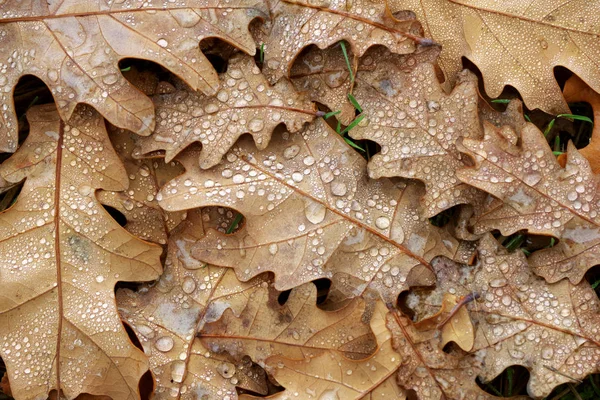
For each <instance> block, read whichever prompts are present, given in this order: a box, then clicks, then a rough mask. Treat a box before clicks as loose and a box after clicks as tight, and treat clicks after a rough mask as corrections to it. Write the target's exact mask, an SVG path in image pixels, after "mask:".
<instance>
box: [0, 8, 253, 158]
mask: <svg viewBox="0 0 600 400" xmlns="http://www.w3.org/2000/svg"><path fill="white" fill-rule="evenodd" d="M263 9H264V6H263V5H262V2H259V1H255V0H234V1H230V0H227V1H224V2H214V1H209V0H191V1H188V2H186V4H185V6H184V7H181V6H180V5H176V3H171V2H165V3H161V4H160V5H158V6H157V5H155V4H153V3H151V2H141V1H135V0H126V1H121V2H117V3H113V2H111V3H106V2H98V1H92V2H90V1H87V2H80V1H66V2H64V1H63V2H60V3H47V4H46V3H43V4H42V3H40V4H38V3H36V2H33V1H16V0H8V1H3V2H2V3H1V4H0V49H1V50H0V103H1V104H2V106H3V107H2V110H1V112H0V150H2V151H9V152H12V151H14V150H15V149H16V147H17V118H16V115H15V112H14V108H13V102H12V99H11V97H10V96H11V94H12V91H13V89H14V87H15V85H16V84H17V81H18V80H19V78H20V77H21V76H23V75H27V74H30V75H35V76H37V77H38V78H40V79H41V80H42V81H44V83H45V84H46V85H47V86H48V87H49V88H50V90H51V91H52V95H53V96H54V99H55V100H56V103H57V106H58V111H59V113H60V115H61V117H62V119H64V120H67V119H69V117H70V116H71V114H72V113H73V110H74V109H75V106H76V105H77V104H78V103H87V104H90V105H92V106H93V107H95V108H96V109H97V110H98V111H99V112H100V113H101V114H102V115H103V116H104V117H106V118H107V119H108V120H109V121H110V122H111V123H113V124H114V125H116V126H118V127H121V128H127V129H129V130H131V131H134V132H137V133H140V134H143V135H148V134H150V132H152V130H153V129H154V111H153V110H154V107H153V105H152V102H151V101H150V99H148V98H147V97H145V96H143V95H141V93H140V92H139V91H138V90H137V89H136V88H134V87H133V86H132V85H131V84H129V83H128V82H127V81H126V80H125V79H124V78H123V76H122V75H121V71H120V70H119V66H118V62H119V60H121V59H123V58H127V57H132V58H141V59H146V60H151V61H154V62H156V63H158V64H160V65H162V66H164V67H165V68H167V69H168V70H169V71H171V72H173V73H175V74H177V75H178V76H180V77H181V78H182V79H183V80H184V81H185V82H186V83H187V84H188V85H190V86H191V87H192V88H193V89H198V90H201V91H203V92H205V93H214V92H215V91H216V90H217V87H218V83H219V82H218V78H217V73H216V72H215V70H214V68H213V67H212V66H211V64H210V62H209V61H208V59H207V58H206V57H205V56H204V55H203V54H202V52H201V51H200V48H199V46H198V43H199V42H200V41H201V40H202V39H204V38H207V37H217V38H220V39H222V40H225V41H227V42H229V43H232V44H234V45H235V46H237V47H238V48H240V49H241V50H243V51H245V52H247V53H249V54H254V52H255V44H254V40H253V39H252V36H251V35H250V33H249V31H248V24H249V23H250V22H251V21H252V20H253V19H254V18H255V17H257V16H263V15H264V11H263ZM232 20H235V21H236V24H232V23H231V21H232Z"/></svg>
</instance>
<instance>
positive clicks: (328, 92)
mask: <svg viewBox="0 0 600 400" xmlns="http://www.w3.org/2000/svg"><path fill="white" fill-rule="evenodd" d="M439 51H440V49H439V47H437V46H427V47H420V48H417V50H416V51H415V52H414V53H410V54H402V55H400V54H393V53H390V51H389V50H388V49H387V48H386V47H383V46H374V47H372V48H370V49H368V50H367V51H366V52H365V54H364V55H363V56H362V57H360V58H359V59H358V65H357V68H356V71H354V74H356V75H357V76H360V75H361V71H371V70H373V69H375V68H377V67H378V65H379V63H380V62H381V61H384V62H385V61H388V63H389V62H392V63H393V64H394V68H397V69H399V70H401V71H403V72H405V73H408V72H410V71H411V70H412V69H414V68H415V67H416V66H417V65H419V64H420V63H422V62H434V61H435V59H436V58H437V56H438V54H439ZM347 52H348V57H349V59H353V54H352V52H351V50H350V49H347ZM290 79H291V81H292V83H293V84H294V86H295V87H296V89H297V90H299V91H304V92H308V93H309V95H310V98H311V100H312V101H315V102H319V103H321V104H324V105H326V106H327V107H328V108H329V109H330V110H332V111H340V114H338V115H336V118H337V119H338V120H339V121H340V122H341V123H342V124H344V125H348V124H350V123H351V122H352V120H353V119H354V118H355V109H354V106H353V105H352V104H351V103H350V102H349V101H348V97H347V96H348V94H349V93H351V92H352V90H353V85H351V79H350V72H349V70H348V65H347V64H346V60H345V58H344V53H343V52H342V49H341V47H340V45H339V44H336V45H334V46H331V47H328V48H327V49H325V50H321V49H319V48H318V47H315V46H313V47H310V48H309V49H307V51H305V52H303V53H302V54H301V55H300V56H299V57H298V58H297V59H296V61H295V62H294V65H293V66H292V69H291V71H290Z"/></svg>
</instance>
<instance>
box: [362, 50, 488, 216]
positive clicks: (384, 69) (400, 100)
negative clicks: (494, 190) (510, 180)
mask: <svg viewBox="0 0 600 400" xmlns="http://www.w3.org/2000/svg"><path fill="white" fill-rule="evenodd" d="M395 61H396V60H395V59H394V58H390V59H389V60H379V62H378V66H377V69H375V70H374V71H372V72H368V71H363V72H361V73H360V75H358V76H357V84H356V89H355V92H354V95H355V97H356V99H357V100H358V102H359V103H360V104H361V106H362V108H363V110H364V112H363V115H365V116H366V117H365V119H363V121H362V122H361V123H360V124H359V125H358V126H357V127H356V128H354V129H353V130H351V131H350V135H351V136H352V137H353V138H355V139H369V140H373V141H376V142H377V143H379V144H380V145H381V152H380V153H379V154H377V155H375V156H374V157H373V158H372V159H371V161H370V162H369V176H370V177H371V178H375V179H377V178H379V177H382V176H387V177H391V176H401V177H405V178H415V179H419V180H421V181H423V182H424V183H425V187H426V190H427V192H426V195H425V198H424V202H425V215H426V216H427V217H432V216H434V215H436V214H439V213H440V212H442V211H444V210H446V209H448V208H450V207H453V206H455V205H457V204H461V203H470V202H476V201H477V198H478V197H481V196H482V194H481V192H479V191H478V190H477V189H475V188H473V187H471V186H469V185H466V184H464V183H463V182H461V181H460V180H459V179H458V178H457V177H456V175H455V173H456V170H457V169H459V168H462V167H464V166H465V165H466V162H468V159H466V157H465V156H464V155H463V154H461V153H460V152H459V151H458V150H457V149H456V147H455V142H456V140H457V139H458V138H459V137H467V138H473V139H479V138H481V136H482V133H481V127H480V125H479V118H478V111H477V103H478V94H477V80H476V78H475V77H474V76H473V75H472V74H469V73H465V74H464V75H463V76H462V79H461V81H460V82H459V83H458V85H457V86H456V87H455V88H454V90H453V92H452V93H451V94H450V95H446V94H445V93H444V92H443V91H442V88H441V87H440V85H439V84H438V82H437V79H436V76H435V71H434V67H433V65H431V64H420V65H418V66H417V67H415V69H414V71H412V72H411V73H409V74H406V73H404V72H403V71H402V69H401V67H398V66H397V64H396V63H395ZM465 160H466V161H465Z"/></svg>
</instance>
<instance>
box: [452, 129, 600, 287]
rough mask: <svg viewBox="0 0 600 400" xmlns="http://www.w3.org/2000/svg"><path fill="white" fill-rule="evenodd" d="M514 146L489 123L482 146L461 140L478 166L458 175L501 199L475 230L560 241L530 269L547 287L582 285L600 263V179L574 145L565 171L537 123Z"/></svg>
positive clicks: (539, 255) (543, 252)
mask: <svg viewBox="0 0 600 400" xmlns="http://www.w3.org/2000/svg"><path fill="white" fill-rule="evenodd" d="M514 143H515V142H514V139H507V138H506V137H505V136H503V135H502V131H500V130H499V129H497V128H494V127H492V126H491V125H489V124H486V125H485V137H484V139H483V141H476V140H473V139H464V140H463V145H464V147H465V148H466V150H467V151H468V152H469V154H471V155H472V156H473V158H474V159H475V161H476V166H475V167H474V168H466V169H463V170H461V171H459V172H458V177H459V178H460V179H461V180H462V181H463V182H465V183H468V184H470V185H473V186H475V187H478V188H480V189H482V190H485V191H486V192H488V193H490V194H492V195H494V196H496V197H497V198H498V199H500V200H502V201H501V202H493V203H491V204H490V205H489V206H488V208H487V210H486V211H485V212H484V213H483V214H482V215H480V216H479V217H478V218H477V220H476V222H475V230H476V232H486V231H491V230H492V229H499V230H500V232H501V233H502V234H503V235H505V236H507V235H510V234H512V233H514V232H516V231H518V230H521V229H527V230H528V231H529V232H530V233H534V234H542V235H552V236H554V237H556V238H558V239H560V243H558V244H557V245H556V246H554V247H553V248H551V249H546V250H540V251H537V252H535V253H534V254H533V255H532V256H531V258H530V267H531V268H532V269H533V270H534V271H535V272H536V273H537V274H539V275H540V276H543V277H544V278H546V280H547V281H548V282H557V281H558V280H560V279H563V278H569V280H570V281H571V282H572V283H578V282H579V281H581V279H582V278H583V276H584V274H585V272H586V271H587V270H588V269H589V268H591V267H592V266H594V265H595V264H598V263H599V262H600V257H599V256H600V253H599V252H598V249H597V248H598V244H600V226H599V225H600V215H598V214H599V213H598V207H599V204H600V203H599V202H600V199H599V197H598V196H599V195H598V185H599V182H600V178H598V176H597V175H595V174H593V173H592V171H591V169H590V166H589V162H588V161H587V160H586V159H585V158H584V157H583V156H582V155H581V154H580V153H579V152H578V151H577V149H575V147H574V146H573V145H572V144H570V145H569V150H568V153H569V154H568V159H567V165H566V167H565V168H564V169H563V168H561V167H560V165H559V164H558V162H557V161H556V158H555V157H554V155H553V154H552V150H551V149H550V147H549V146H548V143H547V142H546V138H545V137H544V135H543V134H542V132H540V130H539V129H537V128H536V127H535V126H534V125H533V124H527V125H526V126H525V128H524V129H523V131H522V132H521V145H520V146H517V145H515V144H514Z"/></svg>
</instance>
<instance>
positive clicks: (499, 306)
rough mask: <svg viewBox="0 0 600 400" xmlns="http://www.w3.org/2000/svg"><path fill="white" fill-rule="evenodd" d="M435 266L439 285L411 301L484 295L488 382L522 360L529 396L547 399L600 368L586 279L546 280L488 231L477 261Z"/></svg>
mask: <svg viewBox="0 0 600 400" xmlns="http://www.w3.org/2000/svg"><path fill="white" fill-rule="evenodd" d="M432 266H433V267H434V269H435V270H436V274H437V277H438V281H437V285H438V287H437V288H436V289H435V290H434V292H433V293H432V294H431V295H430V297H429V298H425V299H423V300H422V301H414V302H413V304H421V307H422V306H423V305H425V304H431V303H433V302H435V300H434V299H435V298H440V297H441V296H442V295H443V294H444V293H447V292H453V293H456V295H459V296H460V295H462V296H464V295H469V294H470V293H473V292H478V293H481V298H480V299H479V301H478V303H477V306H476V308H475V306H473V308H472V312H471V318H473V320H474V322H475V325H476V327H477V328H476V332H475V344H474V347H473V350H472V352H473V353H474V354H479V355H480V356H481V357H482V366H481V369H480V370H479V371H478V375H479V376H480V377H481V378H482V380H483V382H489V381H491V380H492V379H494V378H495V377H497V376H498V375H499V374H501V373H502V371H503V370H505V369H506V368H508V367H509V366H511V365H522V366H524V367H525V368H527V369H528V370H529V373H530V378H529V383H528V385H527V391H528V394H529V395H530V396H532V397H534V398H542V397H545V396H547V395H548V394H549V393H550V392H552V390H553V389H554V388H555V387H556V386H558V385H560V384H562V383H564V382H572V381H573V380H583V379H584V378H585V377H586V375H588V374H591V373H596V372H598V360H599V359H600V335H599V333H598V328H597V327H598V323H599V322H600V321H599V314H598V310H599V309H600V302H599V301H598V297H597V296H596V294H595V293H594V290H593V289H592V288H591V287H590V285H589V284H588V283H587V282H585V281H584V282H581V283H579V284H572V283H570V282H569V281H568V280H561V281H559V282H556V283H547V282H546V281H545V280H544V279H542V278H540V277H538V276H536V275H535V274H533V273H532V272H531V269H530V268H529V267H528V265H527V260H526V258H525V256H524V255H523V253H522V252H520V251H516V252H512V253H509V252H508V251H507V250H506V249H504V248H503V247H502V246H501V245H500V244H499V243H498V242H497V241H496V240H495V239H494V238H493V237H492V236H491V235H490V234H486V235H484V236H483V238H482V239H481V241H480V243H479V248H478V262H477V263H476V264H475V265H474V266H466V265H458V264H457V263H454V262H452V261H450V260H444V259H443V257H441V258H440V260H436V261H434V262H432ZM420 312H422V311H420ZM569 377H570V378H569Z"/></svg>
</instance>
